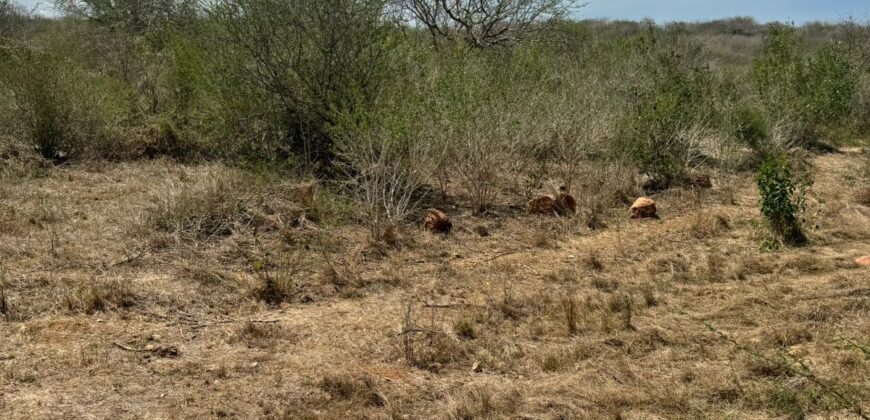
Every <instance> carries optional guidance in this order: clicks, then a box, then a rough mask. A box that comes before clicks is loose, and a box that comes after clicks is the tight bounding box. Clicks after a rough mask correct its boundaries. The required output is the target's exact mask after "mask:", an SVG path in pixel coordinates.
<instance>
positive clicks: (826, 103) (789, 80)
mask: <svg viewBox="0 0 870 420" xmlns="http://www.w3.org/2000/svg"><path fill="white" fill-rule="evenodd" d="M751 80H752V83H753V85H754V86H755V88H756V90H757V92H758V94H759V97H760V99H761V102H762V103H763V104H764V107H765V110H766V111H767V113H768V114H769V115H770V116H771V119H772V120H774V121H788V122H789V123H790V124H793V125H795V126H796V132H797V133H796V134H797V136H798V140H801V141H803V142H804V143H807V142H813V141H815V140H818V137H819V130H821V129H823V128H832V127H833V126H835V125H836V124H838V123H840V122H842V120H843V119H844V117H846V116H848V115H849V114H850V112H851V107H852V104H853V102H854V97H855V91H856V82H857V79H856V74H855V72H854V71H853V69H852V67H851V65H850V64H849V60H848V57H847V56H846V54H844V53H843V52H842V51H840V50H839V49H837V48H836V47H834V46H827V47H824V48H822V49H821V50H819V51H818V52H817V53H815V54H814V55H813V56H809V57H807V56H805V55H804V54H802V52H801V45H800V39H799V37H798V35H797V30H796V29H795V28H794V27H793V26H790V25H781V24H774V25H771V26H770V28H769V29H768V33H767V35H766V36H765V40H764V54H763V55H762V56H761V57H760V58H758V59H756V60H755V62H754V63H753V66H752V70H751Z"/></svg>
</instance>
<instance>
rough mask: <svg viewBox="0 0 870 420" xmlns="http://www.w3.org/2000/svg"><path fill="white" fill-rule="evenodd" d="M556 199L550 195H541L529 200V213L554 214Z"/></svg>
mask: <svg viewBox="0 0 870 420" xmlns="http://www.w3.org/2000/svg"><path fill="white" fill-rule="evenodd" d="M555 212H556V199H555V198H553V196H551V195H542V196H540V197H537V198H534V199H532V200H531V201H529V214H547V215H550V214H554V213H555Z"/></svg>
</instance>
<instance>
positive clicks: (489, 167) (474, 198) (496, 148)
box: [454, 113, 519, 216]
mask: <svg viewBox="0 0 870 420" xmlns="http://www.w3.org/2000/svg"><path fill="white" fill-rule="evenodd" d="M510 118H511V117H510V115H506V114H502V115H496V114H495V113H494V114H493V115H489V116H481V120H479V124H474V125H476V126H472V127H469V128H468V130H466V131H465V132H464V133H463V135H462V138H460V139H458V143H457V144H456V145H455V147H456V149H455V153H456V156H455V160H454V162H455V164H456V175H457V176H458V178H459V182H460V184H461V185H462V186H463V187H464V189H465V191H466V192H467V193H468V195H469V199H470V200H471V205H472V211H473V212H474V214H475V215H478V216H479V215H483V214H485V213H487V212H488V211H489V210H490V209H491V208H492V206H493V205H494V204H495V201H496V198H497V197H498V194H499V187H500V182H499V181H500V180H501V177H502V176H503V175H504V174H508V173H511V172H512V171H511V170H510V168H511V167H512V166H514V165H515V164H516V163H517V160H516V159H517V156H516V153H515V152H516V150H517V149H518V148H519V139H518V138H517V137H516V136H515V135H514V134H513V133H511V131H510V128H509V123H510V121H511V120H510Z"/></svg>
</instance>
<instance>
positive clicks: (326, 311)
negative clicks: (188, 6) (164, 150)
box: [0, 154, 870, 419]
mask: <svg viewBox="0 0 870 420" xmlns="http://www.w3.org/2000/svg"><path fill="white" fill-rule="evenodd" d="M860 159H861V156H856V155H849V154H831V155H824V156H821V157H818V158H816V160H815V166H816V168H817V173H818V175H817V179H816V185H815V188H814V191H815V194H816V196H817V198H818V199H819V201H824V202H825V206H824V207H821V211H820V212H819V215H818V216H817V218H816V219H814V223H813V224H814V225H815V224H818V229H813V230H812V231H811V232H810V239H811V243H810V245H809V246H808V247H805V248H800V249H791V248H784V249H781V250H780V251H778V252H777V253H765V252H762V251H760V250H759V243H758V239H757V238H758V235H757V232H756V230H755V229H754V228H753V226H752V222H751V221H752V220H754V219H758V217H759V215H758V210H757V207H756V205H757V198H756V196H755V192H754V188H753V186H752V185H751V180H749V179H743V180H742V181H741V180H739V179H738V180H736V181H733V182H732V183H725V182H723V181H722V180H717V182H715V183H714V186H715V188H714V189H712V190H705V191H701V192H699V191H690V190H671V191H666V192H663V193H661V194H659V195H657V196H656V197H655V199H656V201H657V202H658V203H659V205H660V211H661V215H662V219H661V220H655V221H631V220H628V219H627V216H626V214H625V209H624V208H623V207H622V206H623V204H620V203H624V201H623V199H622V198H620V197H616V196H614V194H617V193H614V191H623V190H625V189H626V188H632V187H631V186H629V185H628V183H626V186H625V188H623V187H620V186H619V185H615V184H614V185H611V186H603V187H602V186H599V187H594V186H582V183H579V184H577V185H581V187H577V188H583V189H584V190H585V191H599V192H600V193H594V194H591V195H592V196H593V197H604V196H607V197H609V199H608V200H609V201H608V202H609V203H610V204H609V205H606V206H602V207H601V208H592V209H589V210H588V211H590V212H591V213H589V214H593V213H594V214H595V218H598V219H596V220H599V221H600V223H598V222H596V223H593V224H594V225H595V227H596V229H589V227H590V223H589V220H591V219H590V218H589V215H583V214H581V215H579V216H578V217H577V218H575V219H571V220H552V219H542V218H535V217H529V216H518V215H516V214H515V213H510V212H507V211H502V213H501V215H499V213H498V212H494V213H495V214H494V215H490V216H489V217H488V218H487V219H480V218H476V217H474V216H471V214H470V213H471V212H472V210H473V209H470V208H459V209H454V210H452V211H451V218H452V219H453V222H454V225H455V226H457V229H454V232H453V233H452V234H451V235H450V236H447V237H441V236H436V235H429V234H428V233H425V232H423V231H422V230H421V229H417V228H413V227H409V228H408V229H407V230H406V231H404V232H403V233H402V235H403V237H404V239H403V244H402V246H401V247H397V248H390V249H373V248H371V247H370V246H369V245H368V244H367V239H366V238H367V231H366V229H365V227H364V226H362V225H359V224H355V223H345V222H344V220H346V219H343V218H342V217H340V216H338V215H339V214H340V213H341V212H342V210H341V209H340V207H341V204H340V203H338V204H337V202H333V203H332V204H327V203H325V202H324V201H322V200H324V199H323V198H322V197H320V198H318V197H314V198H313V199H311V198H306V197H309V195H308V194H305V193H303V192H300V191H302V190H304V188H301V187H299V185H301V183H292V184H291V183H283V182H279V181H277V180H269V179H262V178H257V177H253V175H250V174H246V173H243V172H240V171H238V170H234V169H229V168H225V167H221V166H217V165H209V166H184V165H179V164H175V163H169V162H162V161H154V162H147V163H144V162H140V163H130V164H110V165H89V166H74V167H66V168H53V169H51V170H50V171H49V172H48V173H47V175H46V176H42V177H26V178H14V179H8V178H7V179H4V180H3V181H0V197H2V200H0V214H2V219H0V227H2V233H0V265H2V266H0V315H2V319H3V321H2V322H0V336H2V337H4V340H3V341H2V343H0V412H3V413H4V418H46V417H64V418H82V417H97V418H139V417H155V418H191V417H195V418H324V417H326V418H385V417H390V418H456V419H466V418H517V417H529V418H617V417H618V418H705V417H713V418H719V417H735V418H770V417H801V416H814V415H817V416H821V417H834V418H850V417H849V416H850V415H853V414H854V412H855V411H856V410H857V408H861V409H862V410H864V413H866V412H867V411H868V410H870V407H868V401H870V386H868V384H870V362H868V359H867V348H870V336H868V334H867V331H870V287H868V284H867V281H866V279H867V278H868V274H867V270H866V268H859V267H857V266H856V265H855V264H854V263H853V261H854V259H855V258H856V257H857V256H860V255H865V254H867V253H868V252H870V250H868V248H867V244H868V243H870V224H868V221H870V208H868V206H867V205H866V204H861V203H856V201H855V197H856V195H855V192H856V191H858V190H857V188H856V185H854V184H849V183H848V182H847V178H848V177H849V176H853V174H854V168H855V165H860V164H861V162H862V161H861V160H860ZM591 170H596V171H597V169H594V168H593V169H591ZM744 178H748V177H744ZM590 182H591V181H590ZM613 182H614V183H616V181H613ZM595 188H598V190H595ZM634 188H636V186H635V187H634ZM608 191H609V192H608ZM635 193H636V192H632V191H626V192H625V193H624V194H635ZM320 194H326V192H323V193H318V195H320ZM575 194H577V195H578V196H579V197H578V198H580V199H581V209H582V208H583V206H584V205H586V204H583V203H585V202H584V201H583V199H582V195H581V194H578V193H576V192H575ZM617 195H618V194H617ZM589 200H592V199H591V198H590V199H589ZM590 205H592V204H590ZM484 224H485V225H486V230H487V235H481V234H479V233H478V232H476V231H475V230H474V229H473V227H475V226H482V225H484ZM605 226H606V227H605ZM800 364H803V365H804V366H805V367H806V368H807V369H808V370H809V371H810V372H811V373H812V375H813V377H808V376H807V375H805V373H806V372H804V371H803V370H802V369H803V368H802V367H801V365H800ZM802 373H803V375H802ZM813 378H815V379H813ZM853 417H854V415H853Z"/></svg>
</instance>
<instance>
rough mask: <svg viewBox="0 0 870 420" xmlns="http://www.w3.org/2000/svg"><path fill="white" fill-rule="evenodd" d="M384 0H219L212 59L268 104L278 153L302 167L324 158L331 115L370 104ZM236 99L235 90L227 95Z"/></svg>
mask: <svg viewBox="0 0 870 420" xmlns="http://www.w3.org/2000/svg"><path fill="white" fill-rule="evenodd" d="M384 1H385V0H302V1H285V0H219V1H218V3H217V5H216V6H215V7H214V8H212V9H211V13H212V16H213V18H214V20H215V22H217V24H218V25H219V28H221V31H220V32H219V36H222V39H221V41H224V42H220V43H218V44H217V45H216V47H217V48H220V49H221V50H220V51H216V53H217V54H222V55H224V56H226V57H227V58H226V60H225V61H226V62H227V63H229V66H230V67H232V68H230V69H229V71H230V72H232V73H233V75H234V76H239V77H241V78H243V79H244V80H243V83H244V84H245V85H246V86H245V87H246V88H252V89H255V90H256V91H257V92H262V93H263V94H264V95H265V96H266V97H268V99H269V100H270V101H271V102H273V103H275V104H276V108H277V109H275V110H273V111H272V112H276V113H277V114H278V115H275V116H274V118H273V121H268V122H269V123H276V124H278V125H281V131H282V133H280V134H279V136H280V137H281V138H278V139H276V140H277V141H278V142H280V143H282V144H281V147H282V148H283V149H285V150H286V151H287V152H289V153H291V154H294V155H296V156H301V157H304V158H306V159H308V160H309V161H316V162H325V161H328V160H330V159H331V158H332V157H333V156H332V140H333V139H332V138H331V136H330V134H329V132H330V127H331V126H332V125H333V124H334V123H335V118H334V115H335V114H336V113H342V112H346V111H348V110H349V109H350V108H351V107H353V106H355V105H356V102H360V103H361V105H363V106H366V105H370V104H371V102H372V101H373V100H374V98H375V96H376V94H377V92H378V91H379V89H380V85H379V83H378V81H379V80H381V79H380V77H382V76H384V74H383V73H384V72H381V65H382V63H383V59H384V55H385V52H386V49H387V33H388V27H387V26H386V24H385V22H384V20H383V16H384ZM229 94H230V95H237V92H230V93H229Z"/></svg>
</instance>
